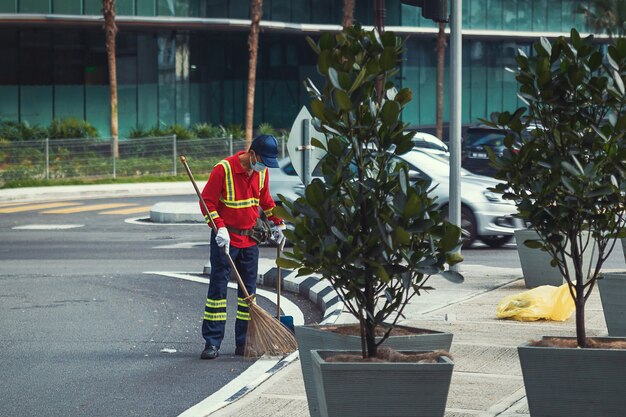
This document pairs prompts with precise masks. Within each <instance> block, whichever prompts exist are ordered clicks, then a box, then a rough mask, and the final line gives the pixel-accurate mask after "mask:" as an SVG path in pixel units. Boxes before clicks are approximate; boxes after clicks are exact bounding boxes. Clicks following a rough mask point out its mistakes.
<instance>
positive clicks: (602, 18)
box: [576, 0, 626, 38]
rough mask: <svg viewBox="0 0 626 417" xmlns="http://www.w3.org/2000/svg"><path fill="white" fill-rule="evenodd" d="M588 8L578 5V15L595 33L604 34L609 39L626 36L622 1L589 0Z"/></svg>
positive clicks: (623, 3) (624, 10) (624, 4)
mask: <svg viewBox="0 0 626 417" xmlns="http://www.w3.org/2000/svg"><path fill="white" fill-rule="evenodd" d="M588 3H589V5H588V6H584V5H582V4H580V5H579V6H578V8H577V10H576V11H577V12H578V13H582V14H583V15H584V16H585V22H586V23H587V25H589V26H590V27H591V29H592V30H593V31H594V32H595V33H606V34H608V35H609V37H611V38H612V37H613V36H614V35H617V36H620V37H621V36H624V35H625V34H626V28H625V25H626V2H625V1H624V0H590V1H589V2H588Z"/></svg>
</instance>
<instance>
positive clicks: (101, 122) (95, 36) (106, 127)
mask: <svg viewBox="0 0 626 417" xmlns="http://www.w3.org/2000/svg"><path fill="white" fill-rule="evenodd" d="M84 36H85V118H86V119H87V120H89V122H90V123H91V124H92V125H93V126H95V127H96V129H98V131H99V132H100V135H101V136H104V137H107V136H110V135H111V126H110V117H111V116H110V112H111V108H110V104H109V100H110V93H109V70H108V67H107V54H106V48H105V46H104V33H102V31H89V32H85V35H84Z"/></svg>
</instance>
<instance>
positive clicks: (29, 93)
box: [20, 85, 52, 126]
mask: <svg viewBox="0 0 626 417" xmlns="http://www.w3.org/2000/svg"><path fill="white" fill-rule="evenodd" d="M20 120H21V121H22V122H28V123H30V124H31V125H44V126H45V125H48V124H50V122H51V121H52V86H51V85H23V86H21V87H20Z"/></svg>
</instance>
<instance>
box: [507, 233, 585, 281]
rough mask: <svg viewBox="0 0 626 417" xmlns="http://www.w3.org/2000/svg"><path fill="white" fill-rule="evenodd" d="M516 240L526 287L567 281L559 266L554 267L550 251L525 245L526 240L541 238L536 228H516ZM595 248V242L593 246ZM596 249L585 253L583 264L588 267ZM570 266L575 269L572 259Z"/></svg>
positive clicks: (569, 261)
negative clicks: (551, 263)
mask: <svg viewBox="0 0 626 417" xmlns="http://www.w3.org/2000/svg"><path fill="white" fill-rule="evenodd" d="M514 233H515V242H516V243H517V254H518V255H519V261H520V264H521V266H522V273H523V274H524V282H525V284H526V288H535V287H539V286H541V285H552V286H554V287H558V286H560V285H562V284H563V283H564V282H565V279H564V278H563V276H562V275H561V272H560V271H559V268H557V267H552V265H550V262H551V261H552V257H551V256H550V255H549V254H548V252H544V251H542V250H540V249H532V248H529V247H527V246H526V245H524V241H525V240H536V239H539V235H537V232H535V231H534V230H529V229H522V230H516V231H515V232H514ZM593 249H595V244H594V246H593ZM593 253H594V250H587V251H586V252H585V254H584V255H583V266H584V267H585V268H586V267H588V265H589V264H590V263H591V262H592V255H593ZM568 268H569V269H570V270H572V271H573V270H574V265H573V263H572V262H571V260H568Z"/></svg>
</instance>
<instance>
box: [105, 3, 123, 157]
mask: <svg viewBox="0 0 626 417" xmlns="http://www.w3.org/2000/svg"><path fill="white" fill-rule="evenodd" d="M102 13H103V15H104V33H105V39H106V48H107V58H108V66H109V94H110V96H111V98H110V102H111V138H112V144H111V145H112V148H113V149H112V152H113V156H114V158H115V159H117V158H118V157H119V154H120V153H119V146H118V141H117V139H118V137H117V135H118V130H117V71H116V62H115V36H116V35H117V25H116V24H115V0H102Z"/></svg>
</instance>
